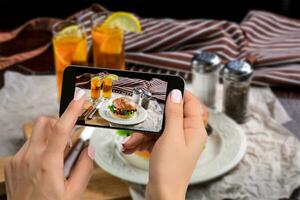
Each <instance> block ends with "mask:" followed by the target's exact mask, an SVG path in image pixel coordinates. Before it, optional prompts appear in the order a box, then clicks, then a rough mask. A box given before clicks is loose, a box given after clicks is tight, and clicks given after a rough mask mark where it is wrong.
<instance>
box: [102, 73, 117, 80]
mask: <svg viewBox="0 0 300 200" xmlns="http://www.w3.org/2000/svg"><path fill="white" fill-rule="evenodd" d="M104 78H105V79H111V80H112V81H117V80H119V77H118V76H117V75H116V74H108V75H106V76H105V77H104Z"/></svg>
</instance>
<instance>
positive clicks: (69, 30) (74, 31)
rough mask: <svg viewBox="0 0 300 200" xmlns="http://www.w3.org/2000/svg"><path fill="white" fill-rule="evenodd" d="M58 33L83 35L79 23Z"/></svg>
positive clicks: (60, 35) (61, 34)
mask: <svg viewBox="0 0 300 200" xmlns="http://www.w3.org/2000/svg"><path fill="white" fill-rule="evenodd" d="M57 35H58V36H59V37H65V36H75V37H81V36H82V31H81V30H80V28H79V26H78V25H71V26H68V27H66V28H64V29H63V30H61V31H60V32H59V33H58V34H57Z"/></svg>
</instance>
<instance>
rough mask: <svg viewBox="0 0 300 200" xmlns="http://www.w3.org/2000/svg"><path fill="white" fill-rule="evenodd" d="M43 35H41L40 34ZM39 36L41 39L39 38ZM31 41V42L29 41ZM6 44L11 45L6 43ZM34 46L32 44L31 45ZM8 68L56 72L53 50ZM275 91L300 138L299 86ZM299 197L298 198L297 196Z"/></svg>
mask: <svg viewBox="0 0 300 200" xmlns="http://www.w3.org/2000/svg"><path fill="white" fill-rule="evenodd" d="M22 34H24V36H26V38H28V40H27V41H24V40H22V41H18V47H19V48H24V49H26V46H27V44H28V43H31V45H32V43H36V45H39V44H41V43H45V42H47V41H49V37H51V34H49V33H46V32H42V31H41V32H35V33H34V34H33V33H32V32H26V31H25V32H24V33H22ZM41 34H42V35H43V37H39V36H40V35H41ZM37 38H39V39H37ZM28 41H30V42H28ZM6 45H9V43H8V44H6ZM31 47H32V46H31ZM3 48H5V49H6V51H5V52H3V51H2V53H3V55H5V54H6V55H9V54H10V53H11V52H9V50H7V49H14V48H13V47H11V48H10V47H9V46H4V47H3V46H1V47H0V52H1V50H3ZM6 70H11V71H17V72H20V73H23V74H36V75H43V74H54V63H53V52H52V48H49V49H48V50H47V51H46V52H45V53H44V54H42V55H40V56H38V57H36V58H34V59H31V60H28V61H25V62H23V63H20V64H17V65H14V66H11V67H9V68H8V69H6ZM6 70H1V71H0V88H2V87H3V85H4V76H3V75H4V72H5V71H6ZM272 90H273V92H274V93H275V95H276V97H277V98H278V99H279V100H280V102H281V103H282V105H283V107H284V108H285V109H286V111H287V112H288V114H289V115H290V117H291V118H292V119H293V120H292V121H291V122H288V123H287V124H284V126H285V127H286V128H287V129H289V130H290V131H291V132H292V133H293V134H295V136H297V138H298V139H300V89H299V88H272ZM297 197H298V198H297ZM291 199H300V189H299V188H298V190H296V191H295V192H294V194H293V196H292V197H291Z"/></svg>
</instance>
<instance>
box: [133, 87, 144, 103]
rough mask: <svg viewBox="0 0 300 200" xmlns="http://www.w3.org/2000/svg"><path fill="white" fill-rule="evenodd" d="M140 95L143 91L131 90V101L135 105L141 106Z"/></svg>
mask: <svg viewBox="0 0 300 200" xmlns="http://www.w3.org/2000/svg"><path fill="white" fill-rule="evenodd" d="M142 95H143V90H142V89H141V88H133V90H132V100H133V101H134V102H135V103H136V104H137V105H141V104H142Z"/></svg>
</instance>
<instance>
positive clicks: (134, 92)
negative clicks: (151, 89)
mask: <svg viewBox="0 0 300 200" xmlns="http://www.w3.org/2000/svg"><path fill="white" fill-rule="evenodd" d="M132 92H133V94H138V95H140V94H142V93H143V91H142V89H141V88H133V90H132Z"/></svg>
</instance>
